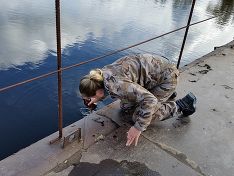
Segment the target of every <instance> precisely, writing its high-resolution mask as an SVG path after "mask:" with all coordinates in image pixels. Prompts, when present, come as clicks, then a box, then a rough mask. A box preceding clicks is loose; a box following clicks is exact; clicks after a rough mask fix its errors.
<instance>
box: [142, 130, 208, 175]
mask: <svg viewBox="0 0 234 176" xmlns="http://www.w3.org/2000/svg"><path fill="white" fill-rule="evenodd" d="M141 135H142V136H143V137H144V138H145V139H147V140H148V141H150V142H152V143H154V144H155V145H156V146H157V147H159V148H160V149H162V150H163V151H165V152H167V153H168V154H169V155H171V156H172V157H174V158H176V159H177V160H178V161H180V162H182V163H183V164H185V165H186V166H188V167H190V168H191V169H193V170H195V171H196V172H198V173H199V174H201V175H203V176H206V174H204V173H203V172H202V171H201V168H200V167H199V166H198V164H197V163H196V162H195V161H193V160H191V159H189V158H188V157H187V156H186V155H185V154H184V153H182V152H181V151H179V150H177V149H175V148H173V147H171V146H168V145H166V144H164V143H161V142H156V141H154V140H152V139H150V138H149V137H147V136H146V135H144V134H141Z"/></svg>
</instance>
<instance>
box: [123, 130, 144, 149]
mask: <svg viewBox="0 0 234 176" xmlns="http://www.w3.org/2000/svg"><path fill="white" fill-rule="evenodd" d="M127 134H128V135H127V143H126V146H130V145H131V144H132V143H133V142H134V141H135V146H137V143H138V139H139V137H140V135H141V131H139V130H138V129H136V128H135V127H134V126H132V127H131V128H130V129H129V131H128V132H127Z"/></svg>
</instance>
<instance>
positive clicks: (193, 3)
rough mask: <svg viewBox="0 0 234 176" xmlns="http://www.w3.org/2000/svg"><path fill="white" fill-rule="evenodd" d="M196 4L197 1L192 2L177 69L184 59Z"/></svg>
mask: <svg viewBox="0 0 234 176" xmlns="http://www.w3.org/2000/svg"><path fill="white" fill-rule="evenodd" d="M195 3H196V0H192V6H191V10H190V14H189V18H188V22H187V27H186V30H185V33H184V39H183V43H182V46H181V50H180V55H179V59H178V62H177V68H179V66H180V60H181V58H182V54H183V51H184V45H185V42H186V39H187V35H188V30H189V25H190V22H191V19H192V16H193V9H194V6H195Z"/></svg>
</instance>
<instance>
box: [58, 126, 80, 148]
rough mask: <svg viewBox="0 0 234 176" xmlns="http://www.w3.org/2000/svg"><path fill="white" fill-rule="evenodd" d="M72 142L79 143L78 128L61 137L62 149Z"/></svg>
mask: <svg viewBox="0 0 234 176" xmlns="http://www.w3.org/2000/svg"><path fill="white" fill-rule="evenodd" d="M74 141H77V142H80V141H81V128H78V129H77V130H76V131H74V132H72V133H70V134H68V135H67V136H65V137H63V143H62V148H65V147H66V146H67V145H69V144H71V143H72V142H74Z"/></svg>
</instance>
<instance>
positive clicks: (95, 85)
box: [79, 69, 104, 97]
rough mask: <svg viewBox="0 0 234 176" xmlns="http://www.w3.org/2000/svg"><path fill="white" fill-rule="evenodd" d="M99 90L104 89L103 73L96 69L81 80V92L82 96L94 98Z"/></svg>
mask: <svg viewBox="0 0 234 176" xmlns="http://www.w3.org/2000/svg"><path fill="white" fill-rule="evenodd" d="M98 89H104V81H103V73H102V70H101V69H94V70H91V71H90V72H89V74H88V75H86V76H84V77H83V78H82V79H81V80H80V85H79V90H80V93H81V95H82V96H86V97H92V96H95V95H96V91H97V90H98Z"/></svg>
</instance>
